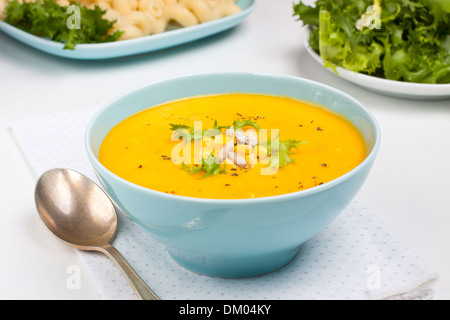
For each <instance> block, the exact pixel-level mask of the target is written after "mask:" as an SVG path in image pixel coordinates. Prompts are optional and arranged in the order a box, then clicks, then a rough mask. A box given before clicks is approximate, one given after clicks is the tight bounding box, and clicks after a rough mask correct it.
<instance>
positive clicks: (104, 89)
mask: <svg viewBox="0 0 450 320" xmlns="http://www.w3.org/2000/svg"><path fill="white" fill-rule="evenodd" d="M211 71H249V72H264V73H281V74H289V75H294V76H300V77H305V78H308V79H312V80H316V81H320V82H323V83H325V84H328V85H331V86H333V87H335V88H338V89H340V90H342V91H345V92H347V93H349V94H350V95H352V96H354V97H355V98H357V99H358V100H360V101H361V102H362V103H363V104H364V105H366V106H367V107H368V108H369V109H370V110H371V111H372V113H373V114H374V115H375V117H376V118H377V119H378V121H379V124H380V127H381V130H382V135H383V138H382V144H381V149H380V152H379V155H378V159H377V161H376V164H375V166H374V168H373V171H372V173H371V175H370V176H369V178H368V180H367V182H366V184H365V185H364V187H363V188H362V189H361V191H360V192H359V194H358V198H359V199H360V200H361V201H362V203H364V205H366V206H367V207H368V208H370V210H372V211H373V212H374V213H375V214H376V216H377V217H378V218H379V219H380V220H381V221H382V222H383V223H384V224H385V226H386V227H387V228H388V229H389V230H390V231H391V232H392V233H393V234H394V235H395V236H396V237H397V238H398V239H400V240H401V241H402V242H403V243H404V244H405V245H406V246H407V247H409V248H410V249H411V250H412V251H413V252H414V253H416V255H417V256H418V257H419V258H420V259H421V260H422V261H423V262H425V263H426V264H427V265H428V266H429V267H430V268H431V269H433V270H434V271H435V272H436V273H437V274H438V275H439V280H438V281H437V283H436V284H435V286H434V289H435V292H436V294H435V299H445V300H447V299H450V193H449V191H450V140H449V137H450V100H443V101H414V100H407V99H397V98H392V97H387V96H383V95H379V94H376V93H372V92H369V91H367V90H365V89H362V88H360V87H358V86H355V85H353V84H350V83H348V82H345V81H343V80H340V79H338V78H337V77H336V76H334V75H333V74H331V73H329V72H328V71H326V70H324V69H323V68H322V67H320V66H319V65H318V64H317V63H316V62H315V61H313V59H312V58H311V57H309V55H308V54H307V53H306V51H305V49H304V47H303V34H302V31H301V24H300V23H299V22H298V21H296V20H295V18H293V17H292V0H277V1H269V0H260V1H259V3H258V5H257V7H256V10H255V11H254V13H253V14H252V15H251V16H250V17H249V18H248V19H247V20H246V21H245V22H244V23H243V24H242V25H240V26H239V27H237V28H235V29H233V30H231V31H226V32H224V33H221V34H219V35H216V36H213V37H210V38H208V39H204V40H200V41H197V42H195V43H191V44H187V45H183V46H181V47H177V48H172V49H167V50H163V51H160V52H156V53H149V54H143V55H139V56H135V57H127V58H121V59H116V60H110V61H75V60H66V59H62V58H57V57H53V56H50V55H47V54H45V53H42V52H39V51H37V50H34V49H31V48H29V47H27V46H25V45H23V44H21V43H19V42H17V41H15V40H13V39H12V38H10V37H8V36H6V35H4V34H2V33H0V114H1V117H0V146H1V157H0V167H1V168H2V169H1V170H0V203H1V204H2V209H1V212H0V215H1V216H0V217H1V219H0V237H1V238H0V239H1V240H0V248H1V259H0V261H1V262H0V299H99V295H98V293H97V290H96V288H95V287H94V285H93V283H92V280H91V279H90V278H89V276H88V275H87V273H86V271H85V270H84V269H83V265H82V264H81V262H80V260H79V258H78V256H77V253H76V252H75V250H74V249H72V248H70V247H67V246H65V245H64V244H62V243H61V242H59V241H57V240H56V238H55V237H54V236H53V235H52V234H50V232H49V231H48V230H47V229H46V228H45V226H44V225H43V224H42V222H41V221H40V220H39V217H38V214H37V212H36V209H35V205H34V197H33V192H34V186H35V178H34V177H33V176H32V175H31V172H30V171H29V169H28V167H27V163H26V161H25V159H24V158H23V156H22V154H21V152H20V151H19V149H18V148H17V145H16V143H15V141H14V139H13V137H12V135H11V132H10V131H9V127H10V124H11V122H12V121H14V120H17V119H22V118H29V117H34V116H38V115H44V114H48V113H55V112H63V111H67V110H74V109H78V108H85V107H89V106H94V105H98V104H102V103H104V102H106V101H108V100H110V99H111V98H113V97H114V96H116V95H118V94H120V93H122V92H124V91H127V90H130V89H133V88H135V87H138V86H141V85H144V84H147V83H149V82H152V81H156V80H159V79H163V78H170V77H174V76H179V75H185V74H192V73H198V72H211ZM71 266H76V267H79V268H80V270H81V286H80V287H79V288H70V286H68V285H67V281H68V280H69V278H70V273H68V271H70V270H71V269H70V268H71Z"/></svg>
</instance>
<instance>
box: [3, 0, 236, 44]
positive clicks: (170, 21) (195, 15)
mask: <svg viewBox="0 0 450 320" xmlns="http://www.w3.org/2000/svg"><path fill="white" fill-rule="evenodd" d="M8 1H9V0H0V19H4V9H5V7H6V4H7V3H8ZM20 1H35V0H20ZM236 1H237V0H78V3H80V4H81V5H85V6H87V7H89V8H93V7H95V6H96V5H97V6H99V7H100V8H101V9H103V10H106V14H105V15H104V16H103V17H104V18H105V19H108V20H110V21H115V24H114V28H115V29H116V30H120V31H123V34H122V36H121V37H120V39H119V40H126V39H134V38H139V37H143V36H148V35H152V34H157V33H161V32H164V31H166V30H168V27H170V26H173V25H175V26H178V27H190V26H194V25H197V24H200V23H204V22H208V21H212V20H216V19H220V18H223V17H226V16H229V15H232V14H235V13H238V12H240V11H241V9H240V7H239V6H238V5H237V4H236ZM56 2H57V3H58V4H60V5H64V6H68V5H69V4H70V0H56ZM112 31H114V30H112Z"/></svg>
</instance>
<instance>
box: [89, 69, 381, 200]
mask: <svg viewBox="0 0 450 320" xmlns="http://www.w3.org/2000/svg"><path fill="white" fill-rule="evenodd" d="M223 76H234V77H243V76H250V77H258V78H259V77H263V78H273V79H280V80H283V79H284V80H292V81H300V82H302V81H303V82H307V83H312V84H314V85H317V86H320V87H322V88H324V89H326V90H329V91H332V92H334V93H336V94H338V95H340V96H343V97H345V98H346V99H349V100H350V101H352V102H354V103H355V104H356V105H357V106H358V107H359V108H360V109H362V111H364V112H365V113H366V114H367V116H368V118H369V120H370V122H371V126H373V129H374V133H375V141H374V145H373V147H372V150H371V151H370V152H369V153H368V154H367V155H366V157H365V159H364V160H363V161H362V162H361V163H360V164H359V165H357V166H356V167H355V168H353V169H352V170H350V171H348V172H347V173H345V174H343V175H341V176H339V177H338V178H336V179H333V180H331V181H328V182H326V183H324V184H322V185H318V186H315V187H312V188H309V189H306V190H299V191H295V192H291V193H285V194H281V195H274V196H266V197H258V198H242V199H210V198H200V197H189V196H182V195H176V194H168V193H165V192H162V191H157V190H153V189H150V188H146V187H143V186H140V185H137V184H135V183H132V182H130V181H128V180H126V179H124V178H121V177H120V176H118V175H116V174H115V173H113V172H112V171H110V170H109V169H107V168H106V167H105V166H103V164H102V163H101V162H100V161H99V160H98V159H97V157H96V156H95V155H94V153H93V152H92V149H91V147H90V137H91V133H92V131H93V129H94V128H95V126H94V124H95V122H96V120H97V119H98V117H99V116H100V115H102V114H103V113H105V112H106V111H107V110H108V109H109V108H110V107H111V105H113V104H114V103H115V102H116V101H118V100H120V99H122V98H124V97H127V96H128V95H131V94H133V93H135V92H138V91H140V90H144V89H146V88H148V87H151V86H154V85H157V84H164V83H170V82H172V81H183V80H184V81H186V80H189V79H192V78H198V77H223ZM185 98H188V97H185ZM174 100H175V99H174ZM170 101H172V100H169V101H167V102H170ZM305 101H307V100H305ZM156 106H157V105H155V106H151V107H149V108H153V107H156ZM324 107H327V106H324ZM125 119H126V118H124V119H123V120H125ZM380 140H381V131H380V126H379V124H378V122H377V120H376V119H375V117H374V116H373V114H372V112H370V111H369V109H368V108H367V107H366V106H364V105H363V104H362V103H361V102H359V101H358V100H357V99H355V98H354V97H352V96H351V95H349V94H347V93H345V92H343V91H341V90H338V89H336V88H334V87H331V86H329V85H327V84H324V83H321V82H318V81H314V80H310V79H307V78H302V77H297V76H292V75H285V74H273V73H262V72H234V71H231V72H202V73H191V74H188V75H182V76H175V77H169V78H165V79H161V80H157V81H152V82H150V83H148V84H145V85H142V86H139V87H136V88H134V89H131V90H127V91H125V92H123V93H121V94H119V95H117V96H115V97H114V98H112V99H111V100H109V101H108V102H106V103H104V104H103V105H102V107H100V108H99V109H98V110H97V111H96V112H95V113H94V115H93V116H92V117H91V119H90V121H89V123H88V125H87V127H86V130H85V136H84V146H85V150H86V152H87V156H88V159H89V161H90V162H91V165H92V166H93V167H94V171H97V170H96V168H100V169H101V170H103V171H104V173H105V174H107V175H109V176H110V177H111V178H113V179H114V180H116V181H118V182H120V183H122V184H125V185H126V186H128V187H130V188H135V189H137V190H139V191H141V192H144V193H148V194H151V195H154V196H160V197H164V198H167V199H170V200H173V201H183V202H186V201H187V202H191V203H200V204H216V205H217V204H223V205H232V204H234V205H242V204H255V203H265V202H279V201H286V200H290V199H293V198H298V197H307V196H309V195H312V194H315V193H319V192H322V191H324V190H327V189H330V188H333V187H334V186H336V185H338V184H341V183H342V182H344V181H346V180H348V179H350V178H351V177H353V176H354V175H355V174H356V173H357V172H359V171H360V170H362V169H363V168H364V167H366V166H367V165H369V164H370V163H371V162H372V161H373V160H374V158H375V157H376V154H377V153H378V150H379V147H380ZM96 174H97V175H99V173H98V172H96Z"/></svg>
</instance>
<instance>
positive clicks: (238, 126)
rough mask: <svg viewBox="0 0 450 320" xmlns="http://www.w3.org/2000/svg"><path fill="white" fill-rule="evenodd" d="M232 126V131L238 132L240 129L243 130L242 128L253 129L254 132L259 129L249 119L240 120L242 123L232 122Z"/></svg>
mask: <svg viewBox="0 0 450 320" xmlns="http://www.w3.org/2000/svg"><path fill="white" fill-rule="evenodd" d="M233 126H234V131H238V130H240V129H243V128H244V127H253V128H255V129H256V130H260V129H261V128H260V127H259V125H258V124H257V123H256V122H254V121H252V120H250V119H247V120H242V121H239V120H235V121H234V122H233Z"/></svg>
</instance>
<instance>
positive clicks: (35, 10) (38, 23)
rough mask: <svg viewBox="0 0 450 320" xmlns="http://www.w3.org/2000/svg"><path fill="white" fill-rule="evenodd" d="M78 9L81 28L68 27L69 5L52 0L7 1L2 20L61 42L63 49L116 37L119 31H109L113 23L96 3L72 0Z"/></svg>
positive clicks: (71, 48)
mask: <svg viewBox="0 0 450 320" xmlns="http://www.w3.org/2000/svg"><path fill="white" fill-rule="evenodd" d="M71 5H75V6H77V7H78V8H79V10H80V11H79V18H80V27H79V28H69V27H68V21H70V18H71V17H72V15H73V12H71V10H68V6H60V5H59V4H57V3H56V2H55V0H36V1H35V2H25V1H23V2H22V1H18V0H12V1H9V2H8V4H7V6H6V9H5V19H4V20H5V22H7V23H9V24H11V25H13V26H15V27H17V28H19V29H21V30H23V31H26V32H28V33H31V34H34V35H36V36H40V37H46V38H49V39H51V40H53V41H56V42H62V43H64V49H69V50H74V49H75V46H76V45H77V44H79V43H102V42H111V41H116V40H118V39H119V37H120V35H121V34H122V32H121V31H115V32H112V31H111V30H112V29H113V24H114V22H111V21H109V20H106V19H103V18H102V17H103V15H104V14H105V13H106V11H104V10H102V9H101V8H100V7H98V6H97V5H96V6H95V7H94V9H89V8H87V7H85V6H81V5H79V4H78V3H77V2H75V1H73V2H71Z"/></svg>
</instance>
